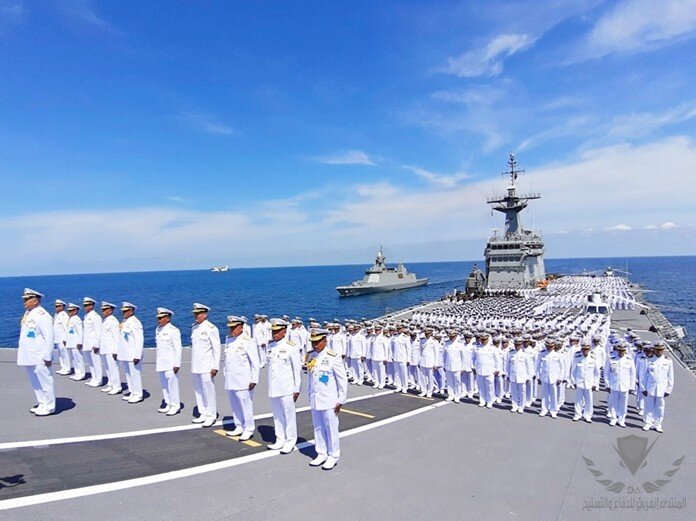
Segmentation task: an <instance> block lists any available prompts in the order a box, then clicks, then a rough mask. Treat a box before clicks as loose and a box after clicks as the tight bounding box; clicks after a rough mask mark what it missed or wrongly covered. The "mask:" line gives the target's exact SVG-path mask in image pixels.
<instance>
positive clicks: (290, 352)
mask: <svg viewBox="0 0 696 521" xmlns="http://www.w3.org/2000/svg"><path fill="white" fill-rule="evenodd" d="M287 329H288V323H287V321H285V320H284V319H280V318H273V319H271V334H272V335H273V337H272V340H271V342H270V343H269V344H268V396H269V398H270V399H271V409H272V411H273V425H274V427H275V435H276V441H275V443H273V444H272V445H269V446H268V448H269V449H271V450H278V449H280V452H281V453H283V454H290V453H291V452H292V451H293V450H294V449H295V443H297V417H296V413H295V402H296V401H297V398H298V397H299V396H300V385H301V383H302V355H301V352H302V346H301V345H299V344H297V343H296V342H295V341H294V340H291V339H290V336H289V335H287ZM341 363H343V362H341ZM344 376H345V370H344Z"/></svg>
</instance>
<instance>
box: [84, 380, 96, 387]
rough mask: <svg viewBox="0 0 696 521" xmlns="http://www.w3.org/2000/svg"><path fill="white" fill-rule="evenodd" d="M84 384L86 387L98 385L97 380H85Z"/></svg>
mask: <svg viewBox="0 0 696 521" xmlns="http://www.w3.org/2000/svg"><path fill="white" fill-rule="evenodd" d="M85 385H86V386H87V387H99V382H97V381H96V380H90V381H89V382H86V383H85Z"/></svg>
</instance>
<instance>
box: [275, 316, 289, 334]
mask: <svg viewBox="0 0 696 521" xmlns="http://www.w3.org/2000/svg"><path fill="white" fill-rule="evenodd" d="M285 327H288V322H287V320H283V319H282V318H272V319H271V329H272V330H273V331H278V330H279V329H283V328H285Z"/></svg>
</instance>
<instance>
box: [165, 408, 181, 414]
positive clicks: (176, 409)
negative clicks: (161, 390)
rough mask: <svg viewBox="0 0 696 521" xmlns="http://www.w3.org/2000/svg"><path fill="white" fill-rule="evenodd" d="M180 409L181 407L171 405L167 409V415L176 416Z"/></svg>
mask: <svg viewBox="0 0 696 521" xmlns="http://www.w3.org/2000/svg"><path fill="white" fill-rule="evenodd" d="M180 410H181V409H179V407H174V406H171V407H169V410H168V411H167V416H176V415H177V414H179V411H180Z"/></svg>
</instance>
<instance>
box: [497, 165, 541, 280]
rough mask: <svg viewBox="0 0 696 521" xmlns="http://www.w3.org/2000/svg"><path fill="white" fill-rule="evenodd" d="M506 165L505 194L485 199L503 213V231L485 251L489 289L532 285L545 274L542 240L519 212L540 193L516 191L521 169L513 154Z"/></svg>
mask: <svg viewBox="0 0 696 521" xmlns="http://www.w3.org/2000/svg"><path fill="white" fill-rule="evenodd" d="M508 167H509V170H508V171H506V172H503V174H505V175H508V176H509V177H510V184H509V186H508V187H507V194H506V195H504V196H502V197H491V198H489V199H488V200H487V203H488V204H490V205H493V210H496V211H498V212H501V213H503V214H505V231H504V233H503V234H502V235H499V234H497V233H494V234H493V236H492V237H490V238H489V239H488V244H486V250H485V252H484V255H485V259H486V280H487V287H488V289H523V288H533V287H535V286H536V285H537V283H538V282H540V281H542V280H544V279H545V278H546V272H545V270H544V240H543V238H542V236H541V234H540V233H538V232H534V231H531V230H525V229H524V227H523V225H522V219H521V216H520V213H521V212H522V210H524V209H525V208H526V207H527V204H528V201H530V200H532V199H540V198H541V194H538V193H531V194H518V193H517V185H516V182H517V176H518V175H519V174H520V173H523V172H524V170H519V169H517V160H516V159H515V155H514V154H510V159H509V161H508Z"/></svg>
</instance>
